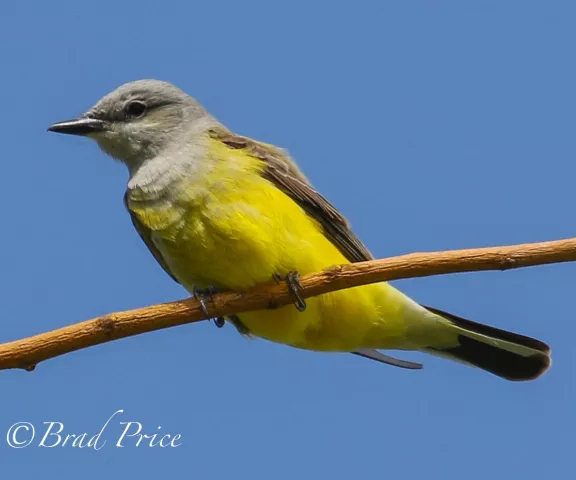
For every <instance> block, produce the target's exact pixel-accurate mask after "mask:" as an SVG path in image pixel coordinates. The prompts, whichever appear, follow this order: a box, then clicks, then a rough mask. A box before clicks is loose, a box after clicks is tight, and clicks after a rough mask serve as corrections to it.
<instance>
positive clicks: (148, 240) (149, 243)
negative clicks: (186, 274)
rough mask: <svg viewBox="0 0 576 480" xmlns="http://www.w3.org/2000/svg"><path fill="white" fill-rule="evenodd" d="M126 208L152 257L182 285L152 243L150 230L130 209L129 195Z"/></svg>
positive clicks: (125, 198) (125, 201)
mask: <svg viewBox="0 0 576 480" xmlns="http://www.w3.org/2000/svg"><path fill="white" fill-rule="evenodd" d="M124 206H125V207H126V210H128V213H129V214H130V218H131V219H132V224H133V225H134V228H135V229H136V231H137V232H138V234H139V235H140V238H141V239H142V240H143V241H144V243H145V244H146V246H147V247H148V250H150V252H151V253H152V255H154V258H155V259H156V261H157V262H158V263H159V264H160V266H161V267H162V268H163V269H164V271H165V272H166V273H167V274H168V275H170V277H172V279H173V280H174V281H175V282H176V283H180V282H179V281H178V280H177V279H176V277H175V276H174V275H173V274H172V272H170V269H169V268H168V265H167V264H166V262H165V260H164V258H163V257H162V254H161V253H160V250H158V247H156V245H154V242H153V241H152V238H151V237H150V230H148V229H147V228H146V227H145V226H144V225H142V224H141V223H140V221H139V220H138V218H137V217H136V215H134V213H133V212H132V211H131V210H130V208H129V207H128V193H126V194H124Z"/></svg>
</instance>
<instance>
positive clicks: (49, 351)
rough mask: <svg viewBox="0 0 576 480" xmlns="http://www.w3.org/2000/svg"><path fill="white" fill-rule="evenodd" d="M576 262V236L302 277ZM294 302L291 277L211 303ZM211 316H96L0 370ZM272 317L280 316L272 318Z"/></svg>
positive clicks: (257, 305) (42, 338)
mask: <svg viewBox="0 0 576 480" xmlns="http://www.w3.org/2000/svg"><path fill="white" fill-rule="evenodd" d="M572 261H576V238H572V239H568V240H558V241H553V242H542V243H530V244H524V245H513V246H507V247H490V248H478V249H470V250H453V251H447V252H433V253H412V254H409V255H402V256H399V257H392V258H386V259H382V260H373V261H370V262H361V263H351V264H346V265H338V266H334V267H330V268H328V269H326V270H324V271H322V272H318V273H312V274H310V275H306V276H304V277H302V278H301V279H300V283H301V285H302V291H301V292H300V294H301V297H302V298H308V297H313V296H316V295H320V294H323V293H327V292H332V291H336V290H342V289H345V288H351V287H357V286H360V285H366V284H369V283H376V282H382V281H388V280H398V279H402V278H415V277H426V276H430V275H442V274H448V273H459V272H472V271H480V270H508V269H512V268H521V267H529V266H534V265H544V264H550V263H560V262H572ZM292 302H293V298H292V297H291V296H290V293H289V291H288V288H287V286H286V284H285V282H282V283H280V284H277V283H274V282H271V283H268V284H266V285H260V286H258V287H255V288H253V289H251V290H249V291H247V292H245V293H238V292H227V293H219V294H217V295H215V296H214V302H213V304H212V302H208V307H209V311H210V315H211V316H212V317H218V316H226V315H231V314H237V313H241V312H246V311H251V310H263V309H272V308H278V307H281V306H283V305H288V304H290V303H292ZM201 320H206V316H205V315H204V313H203V312H202V309H201V308H200V305H199V303H198V302H197V301H196V300H194V299H192V298H189V299H186V300H180V301H176V302H171V303H164V304H160V305H153V306H150V307H145V308H138V309H135V310H128V311H125V312H117V313H111V314H108V315H104V316H102V317H97V318H94V319H92V320H87V321H84V322H81V323H77V324H74V325H70V326H68V327H64V328H59V329H57V330H53V331H51V332H46V333H41V334H39V335H35V336H33V337H29V338H25V339H22V340H16V341H13V342H9V343H4V344H1V345H0V370H3V369H9V368H23V369H25V370H29V371H31V370H33V369H34V368H35V366H36V365H37V364H38V363H40V362H42V361H44V360H47V359H49V358H54V357H57V356H59V355H64V354H65V353H70V352H73V351H75V350H80V349H82V348H86V347H91V346H93V345H98V344H101V343H105V342H110V341H112V340H117V339H120V338H124V337H130V336H132V335H138V334H141V333H145V332H152V331H154V330H159V329H161V328H168V327H175V326H177V325H183V324H185V323H193V322H198V321H201ZM270 321H274V319H271V320H270Z"/></svg>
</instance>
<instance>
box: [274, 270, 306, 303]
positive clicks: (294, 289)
mask: <svg viewBox="0 0 576 480" xmlns="http://www.w3.org/2000/svg"><path fill="white" fill-rule="evenodd" d="M272 278H273V279H274V280H276V282H277V283H280V282H282V281H285V282H286V284H287V285H288V290H290V293H291V294H292V296H293V297H294V306H295V307H296V310H298V311H299V312H303V311H304V310H306V302H305V301H304V299H303V298H302V297H301V296H300V293H299V292H300V290H302V285H301V284H300V274H299V273H298V272H288V275H286V277H282V276H280V275H278V274H277V273H275V274H273V275H272Z"/></svg>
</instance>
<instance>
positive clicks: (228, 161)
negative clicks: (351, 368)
mask: <svg viewBox="0 0 576 480" xmlns="http://www.w3.org/2000/svg"><path fill="white" fill-rule="evenodd" d="M49 130H51V131H53V132H60V133H68V134H73V135H83V136H87V137H90V138H92V139H94V140H96V142H97V143H98V145H99V146H100V148H101V149H102V150H103V151H104V152H106V153H107V154H108V155H110V156H112V157H113V158H115V159H117V160H119V161H121V162H122V163H124V164H125V165H126V166H127V167H128V170H129V175H130V179H129V181H128V186H127V190H126V194H125V196H124V202H125V205H126V208H127V209H128V212H129V213H130V216H131V218H132V222H133V224H134V227H135V228H136V230H137V231H138V233H139V234H140V236H141V237H142V239H143V240H144V242H145V244H146V245H147V247H148V248H149V250H150V251H151V252H152V254H153V255H154V257H155V258H156V260H157V261H158V263H160V265H161V266H162V267H163V268H164V270H165V271H166V272H167V273H168V275H170V276H171V277H172V278H173V279H174V280H175V281H176V282H178V283H180V284H182V285H183V286H184V287H185V288H186V289H187V290H188V291H189V292H191V293H195V294H196V293H197V289H198V288H202V289H226V290H236V291H244V290H247V289H249V288H251V287H253V286H255V285H257V284H260V283H265V282H269V281H271V279H272V278H276V279H278V278H284V279H287V281H288V282H289V285H290V287H291V288H292V289H293V292H294V294H295V295H296V297H297V275H296V274H295V272H297V273H298V274H308V273H312V272H316V271H320V270H323V269H325V268H327V267H329V266H332V265H335V264H343V263H350V262H361V261H365V260H371V259H372V258H373V257H372V255H371V254H370V252H369V251H368V250H367V249H366V247H365V246H364V245H363V244H362V242H361V241H360V240H359V239H358V238H357V237H356V236H355V235H354V233H352V231H351V230H350V227H349V224H348V222H347V220H346V219H345V218H344V217H343V216H342V214H341V213H340V212H339V211H338V210H337V209H336V208H335V207H334V206H333V205H332V204H331V203H329V202H328V200H326V199H325V198H324V197H323V196H322V195H320V194H319V193H318V192H317V191H316V190H315V189H314V188H313V187H312V186H311V184H310V183H309V181H308V179H307V178H306V177H305V176H304V175H303V174H302V172H301V171H300V169H299V168H298V166H297V165H296V163H294V161H293V160H292V159H291V158H290V156H289V155H288V153H287V152H286V151H285V150H282V149H280V148H278V147H275V146H273V145H269V144H266V143H261V142H258V141H255V140H252V139H250V138H247V137H242V136H239V135H236V134H234V133H232V132H231V131H230V130H228V129H227V128H226V127H224V126H223V125H222V124H221V123H220V122H218V121H217V120H216V119H215V118H214V117H212V116H211V115H210V114H209V113H208V112H207V111H206V110H205V109H204V108H203V107H202V106H201V105H200V104H199V103H198V102H197V101H196V100H195V99H193V98H192V97H190V96H188V95H187V94H185V93H184V92H182V91H181V90H180V89H178V88H176V87H175V86H174V85H171V84H170V83H166V82H161V81H158V80H139V81H135V82H131V83H127V84H125V85H122V86H121V87H119V88H118V89H116V90H115V91H113V92H112V93H110V94H108V95H106V96H105V97H103V98H102V99H101V100H100V101H98V103H96V105H94V107H92V108H91V109H90V110H89V111H88V112H86V113H85V114H83V115H82V116H80V117H78V118H76V119H74V120H70V121H65V122H59V123H55V124H54V125H52V126H51V127H50V128H49ZM297 299H298V306H299V307H300V308H299V309H296V308H293V307H292V306H286V307H282V308H280V309H277V310H274V311H270V310H264V311H255V312H247V313H242V314H240V315H239V316H232V317H229V318H227V320H228V321H231V322H232V323H234V324H235V325H236V327H237V328H238V329H239V331H240V332H241V333H246V334H252V335H255V336H258V337H262V338H265V339H268V340H271V341H273V342H278V343H282V344H286V345H291V346H293V347H297V348H303V349H308V350H315V351H326V352H328V351H330V352H351V353H355V354H357V355H361V356H364V357H368V358H372V359H374V360H378V361H381V362H384V363H389V364H393V365H397V366H401V367H405V368H419V367H420V365H419V364H414V363H411V362H403V361H401V360H396V359H393V358H391V357H388V356H386V355H384V354H382V353H381V352H378V351H377V349H395V350H420V351H424V352H428V353H431V354H434V355H438V356H441V357H445V358H449V359H452V360H456V361H459V362H462V363H465V364H468V365H472V366H476V367H479V368H482V369H484V370H486V371H488V372H491V373H493V374H495V375H498V376H500V377H503V378H506V379H508V380H530V379H534V378H537V377H538V376H540V375H541V374H542V373H544V371H546V369H547V368H548V367H549V365H550V361H551V360H550V349H549V347H548V346H547V345H546V344H544V343H542V342H541V341H539V340H536V339H533V338H530V337H526V336H523V335H518V334H516V333H511V332H507V331H505V330H500V329H498V328H494V327H490V326H487V325H483V324H480V323H475V322H472V321H470V320H465V319H463V318H460V317H457V316H455V315H452V314H449V313H446V312H442V311H440V310H437V309H434V308H430V307H425V306H422V305H419V304H418V303H416V302H415V301H413V300H411V299H410V298H408V297H407V296H405V295H404V294H402V293H401V292H399V291H398V290H396V289H395V288H394V287H392V286H390V285H389V284H387V283H377V284H372V285H366V286H361V287H355V288H350V289H347V290H340V291H337V292H332V293H327V294H324V295H320V296H317V297H313V298H309V299H308V300H307V308H305V309H304V307H305V306H306V305H305V304H304V303H303V302H302V301H301V300H300V299H299V298H297ZM201 300H203V299H202V298H201ZM203 305H205V304H203ZM300 310H304V311H300Z"/></svg>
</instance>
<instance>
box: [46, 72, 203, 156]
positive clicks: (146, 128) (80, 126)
mask: <svg viewBox="0 0 576 480" xmlns="http://www.w3.org/2000/svg"><path fill="white" fill-rule="evenodd" d="M210 121H214V120H213V119H212V117H210V115H209V114H208V113H207V112H206V110H204V108H203V107H202V106H201V105H200V104H199V103H198V102H197V101H196V100H195V99H193V98H192V97H190V96H189V95H187V94H186V93H184V92H183V91H182V90H180V89H179V88H177V87H175V86H174V85H172V84H170V83H167V82H161V81H159V80H137V81H135V82H131V83H127V84H125V85H122V86H120V87H118V88H117V89H116V90H114V91H113V92H111V93H109V94H108V95H106V96H105V97H103V98H102V99H101V100H99V101H98V103H96V105H94V106H93V107H92V108H91V109H90V110H88V111H87V112H86V113H84V114H83V115H81V116H80V117H78V118H75V119H73V120H68V121H64V122H58V123H55V124H53V125H51V126H50V127H49V128H48V130H49V131H52V132H58V133H67V134H71V135H82V136H86V137H90V138H92V139H94V140H96V142H98V145H99V146H100V148H101V149H102V150H103V151H104V152H106V153H107V154H109V155H111V156H112V157H114V158H116V159H117V160H120V161H121V162H123V163H126V164H127V165H128V166H129V167H130V166H132V165H134V164H136V163H138V164H139V163H142V162H143V161H145V160H146V159H149V158H153V157H155V156H156V155H158V154H159V153H160V152H162V150H164V149H165V148H168V147H169V146H170V145H174V144H177V142H175V141H173V140H176V139H177V138H178V137H179V136H181V135H183V134H184V133H185V132H189V131H190V130H193V129H194V128H195V126H196V127H201V126H202V124H204V123H207V122H210Z"/></svg>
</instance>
